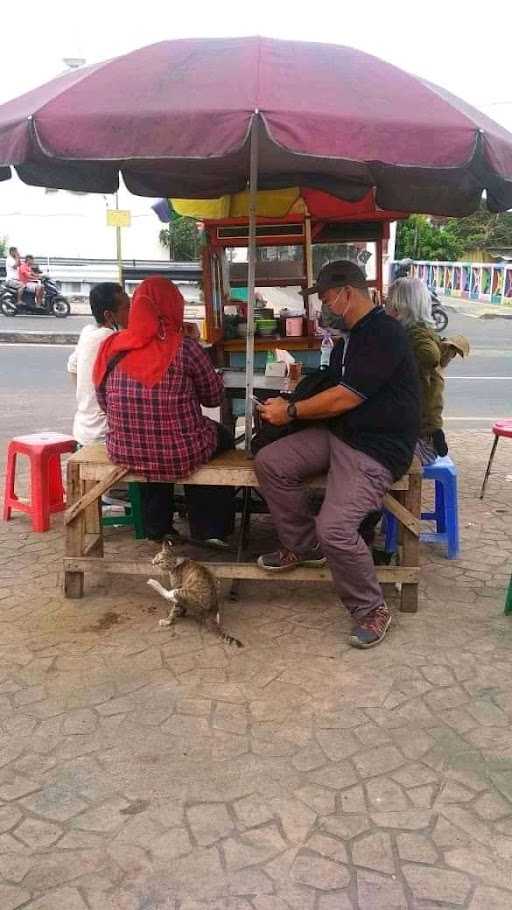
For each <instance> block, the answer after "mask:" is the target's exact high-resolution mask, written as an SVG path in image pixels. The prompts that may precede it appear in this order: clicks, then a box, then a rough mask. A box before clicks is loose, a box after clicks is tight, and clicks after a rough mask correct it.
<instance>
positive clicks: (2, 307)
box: [0, 297, 18, 316]
mask: <svg viewBox="0 0 512 910" xmlns="http://www.w3.org/2000/svg"><path fill="white" fill-rule="evenodd" d="M0 312H1V313H2V314H3V315H4V316H16V313H17V312H18V308H17V306H16V304H15V303H13V302H12V300H9V298H8V297H2V299H1V300H0Z"/></svg>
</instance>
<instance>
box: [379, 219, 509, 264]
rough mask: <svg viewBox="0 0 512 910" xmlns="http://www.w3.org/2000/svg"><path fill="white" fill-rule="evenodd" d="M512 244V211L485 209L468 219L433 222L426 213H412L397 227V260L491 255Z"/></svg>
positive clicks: (451, 258) (447, 258)
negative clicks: (494, 250) (496, 212)
mask: <svg viewBox="0 0 512 910" xmlns="http://www.w3.org/2000/svg"><path fill="white" fill-rule="evenodd" d="M500 247H512V213H510V212H504V213H500V214H493V213H492V212H488V211H487V210H486V209H484V208H481V209H480V210H479V211H478V212H475V213H474V214H473V215H468V216H467V217H466V218H444V219H442V220H440V219H438V220H436V221H435V222H432V221H431V220H430V219H429V218H428V217H427V216H426V215H411V216H410V218H408V219H407V221H402V222H400V224H399V226H398V230H397V246H396V259H407V258H410V259H430V260H434V259H439V260H448V261H452V260H454V259H462V258H465V257H466V256H475V255H476V254H480V256H482V255H483V256H484V257H485V256H486V255H489V251H492V250H493V249H495V248H498V249H499V248H500Z"/></svg>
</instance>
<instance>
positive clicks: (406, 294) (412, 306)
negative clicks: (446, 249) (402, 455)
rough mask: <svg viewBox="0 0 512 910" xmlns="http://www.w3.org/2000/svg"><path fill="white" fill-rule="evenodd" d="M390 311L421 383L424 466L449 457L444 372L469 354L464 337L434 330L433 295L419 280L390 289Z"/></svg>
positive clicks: (408, 280) (399, 281)
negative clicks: (401, 328)
mask: <svg viewBox="0 0 512 910" xmlns="http://www.w3.org/2000/svg"><path fill="white" fill-rule="evenodd" d="M386 311H387V312H388V313H389V315H390V316H394V317H395V318H396V319H398V320H399V321H400V322H401V323H402V325H403V326H404V328H405V330H406V332H407V335H408V336H409V341H410V343H411V347H412V349H413V351H414V355H415V358H416V363H417V365H418V372H419V375H420V383H421V429H420V438H419V440H418V445H417V447H416V454H417V455H418V457H419V458H420V460H421V463H422V464H423V465H427V464H432V462H433V461H435V460H436V458H438V456H444V455H447V454H448V446H447V444H446V439H445V435H444V431H443V404H444V375H443V369H444V367H446V366H447V365H448V363H449V362H450V360H452V359H453V358H454V357H455V356H456V355H457V354H459V355H460V356H461V357H464V356H465V355H466V354H469V343H468V341H467V339H466V338H464V336H457V337H456V338H447V339H444V338H440V337H439V335H438V334H437V333H436V332H435V330H434V322H433V319H432V303H431V298H430V292H429V290H428V288H427V286H426V285H425V284H424V282H423V281H420V279H419V278H398V279H397V281H395V282H393V284H392V285H390V287H389V291H388V297H387V302H386Z"/></svg>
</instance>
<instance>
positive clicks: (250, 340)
mask: <svg viewBox="0 0 512 910" xmlns="http://www.w3.org/2000/svg"><path fill="white" fill-rule="evenodd" d="M258 127H259V117H258V112H257V111H255V113H254V117H253V120H252V124H251V138H250V143H251V145H250V170H249V247H248V256H247V259H248V268H247V346H246V359H245V451H246V452H247V453H250V451H251V438H252V415H253V390H254V297H255V286H256V204H257V193H258Z"/></svg>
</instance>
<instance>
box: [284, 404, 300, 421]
mask: <svg viewBox="0 0 512 910" xmlns="http://www.w3.org/2000/svg"><path fill="white" fill-rule="evenodd" d="M286 413H287V414H288V417H289V418H290V420H296V419H297V405H296V404H293V402H292V404H289V405H288V407H287V408H286Z"/></svg>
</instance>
